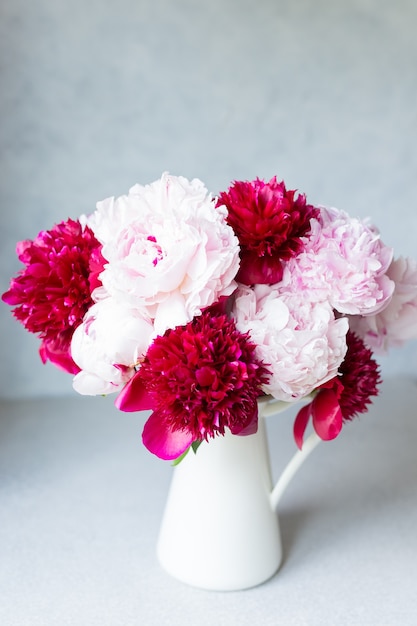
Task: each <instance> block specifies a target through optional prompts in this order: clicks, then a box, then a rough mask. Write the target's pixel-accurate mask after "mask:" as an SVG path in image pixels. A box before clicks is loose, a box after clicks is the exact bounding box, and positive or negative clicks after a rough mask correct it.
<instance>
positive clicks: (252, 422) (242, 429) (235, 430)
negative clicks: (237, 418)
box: [229, 401, 258, 437]
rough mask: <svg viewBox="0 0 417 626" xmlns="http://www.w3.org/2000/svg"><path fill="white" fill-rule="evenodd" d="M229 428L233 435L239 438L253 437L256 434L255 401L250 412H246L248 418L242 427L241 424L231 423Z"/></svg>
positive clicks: (256, 409)
mask: <svg viewBox="0 0 417 626" xmlns="http://www.w3.org/2000/svg"><path fill="white" fill-rule="evenodd" d="M229 428H230V432H231V433H232V434H233V435H239V436H241V437H243V436H245V437H246V435H254V434H255V433H256V432H258V403H257V402H256V401H255V402H254V403H253V407H252V409H251V410H250V411H248V416H247V419H246V422H245V423H244V424H243V426H242V425H241V424H239V425H236V424H235V425H234V424H233V423H231V424H230V425H229Z"/></svg>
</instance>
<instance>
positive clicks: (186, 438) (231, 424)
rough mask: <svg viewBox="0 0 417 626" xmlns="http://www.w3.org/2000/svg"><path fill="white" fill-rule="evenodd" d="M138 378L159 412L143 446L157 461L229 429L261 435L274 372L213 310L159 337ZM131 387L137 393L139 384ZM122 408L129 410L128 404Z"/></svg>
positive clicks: (148, 427)
mask: <svg viewBox="0 0 417 626" xmlns="http://www.w3.org/2000/svg"><path fill="white" fill-rule="evenodd" d="M136 377H137V378H138V379H139V382H140V384H141V385H143V386H144V388H145V389H146V393H147V395H148V396H149V398H150V401H151V402H150V404H151V405H152V406H153V409H154V412H153V413H152V415H151V416H150V418H149V419H148V421H147V422H146V424H145V428H144V431H143V442H144V444H145V446H146V447H147V448H148V449H149V450H150V451H151V452H153V453H154V454H156V455H157V456H159V457H161V458H163V459H175V458H177V457H178V456H180V455H181V454H182V453H183V452H184V451H185V450H186V449H187V448H188V447H189V446H190V445H191V444H192V443H194V442H197V441H201V440H207V439H209V438H212V437H215V436H216V435H224V433H225V430H226V429H230V431H231V432H232V433H233V434H236V435H247V434H251V433H253V432H256V430H257V414H258V413H257V410H258V409H257V397H258V396H259V395H261V393H262V392H261V386H262V385H263V384H264V383H266V381H267V378H268V370H267V368H266V367H265V366H264V365H263V364H262V362H261V361H259V360H258V359H257V358H256V355H255V346H254V344H253V343H252V342H251V341H250V339H249V337H248V335H246V334H242V333H240V332H239V331H238V330H237V329H236V326H235V323H234V321H233V320H230V319H228V318H227V317H226V316H225V315H213V314H212V312H211V311H209V310H208V311H206V312H204V313H203V314H202V315H201V316H199V317H196V318H195V319H194V320H193V321H192V322H189V323H188V324H186V325H185V326H180V327H177V328H175V329H170V330H167V331H166V332H165V334H164V335H163V336H158V337H156V338H155V340H154V342H153V343H152V344H151V346H150V347H149V349H148V352H147V355H146V357H145V359H144V361H143V363H142V364H141V366H140V368H139V371H138V372H137V374H136ZM131 387H132V392H133V393H134V388H135V382H134V379H132V385H131ZM139 389H140V385H139ZM124 400H125V401H126V403H127V404H129V405H130V406H129V408H128V410H132V408H133V409H134V406H133V407H132V404H131V403H130V401H129V399H128V398H126V396H125V398H124ZM141 403H142V398H139V404H141ZM118 406H119V408H121V409H122V410H123V408H124V406H123V403H122V404H121V405H120V404H119V405H118Z"/></svg>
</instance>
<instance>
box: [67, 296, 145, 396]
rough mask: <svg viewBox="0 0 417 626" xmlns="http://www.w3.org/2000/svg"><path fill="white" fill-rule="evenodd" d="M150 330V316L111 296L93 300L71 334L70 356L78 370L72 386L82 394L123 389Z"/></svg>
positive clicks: (138, 359) (103, 392) (141, 357)
mask: <svg viewBox="0 0 417 626" xmlns="http://www.w3.org/2000/svg"><path fill="white" fill-rule="evenodd" d="M153 332H154V329H153V325H152V324H151V322H150V321H149V320H146V319H144V318H143V317H141V316H139V315H138V314H137V313H136V311H134V310H132V309H128V308H126V307H125V306H124V305H123V304H120V303H118V302H117V300H115V299H114V298H106V299H104V300H101V301H100V302H97V303H96V304H94V305H93V306H92V307H91V308H90V309H89V310H88V312H87V314H86V315H85V317H84V320H83V322H82V324H81V325H80V326H78V328H77V329H76V331H75V332H74V335H73V337H72V343H71V352H72V356H73V359H74V361H75V362H76V364H77V366H78V367H79V369H80V370H81V371H80V372H79V373H78V374H77V375H76V376H75V377H74V380H73V386H74V389H75V390H76V391H77V392H78V393H80V394H83V395H99V394H108V393H113V392H116V391H120V390H121V389H123V387H124V385H125V384H126V383H127V382H128V381H129V380H130V378H131V377H132V376H133V375H134V374H135V371H136V370H135V367H136V365H137V364H138V363H139V361H140V360H142V359H143V356H144V355H145V353H146V351H147V349H148V346H149V344H150V342H151V338H152V335H153Z"/></svg>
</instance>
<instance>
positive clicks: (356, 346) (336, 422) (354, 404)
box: [294, 331, 381, 449]
mask: <svg viewBox="0 0 417 626" xmlns="http://www.w3.org/2000/svg"><path fill="white" fill-rule="evenodd" d="M346 341H347V352H346V356H345V358H344V360H343V362H342V364H341V365H340V368H339V374H338V376H337V377H335V378H333V379H332V380H330V381H328V382H327V383H325V384H324V385H322V386H321V388H320V389H319V390H318V392H317V394H316V395H315V397H314V399H313V400H312V402H310V403H309V404H307V405H306V406H304V407H302V409H301V410H300V411H299V412H298V414H297V416H296V418H295V422H294V438H295V441H296V443H297V445H298V447H299V448H300V449H301V448H302V445H303V438H304V432H305V430H306V427H307V424H308V422H309V420H310V418H311V419H312V423H313V428H314V430H315V431H316V433H317V434H318V435H319V437H321V439H324V440H325V441H329V440H331V439H335V438H336V437H337V435H338V434H339V433H340V431H341V429H342V425H343V422H346V421H349V420H352V419H353V418H354V417H355V416H357V415H359V414H360V413H365V412H366V411H367V410H368V405H369V404H370V403H371V402H372V400H371V398H372V397H373V396H376V395H378V385H379V384H380V382H381V378H380V373H379V368H378V364H377V363H376V361H375V360H374V359H373V357H372V352H371V350H369V349H367V348H366V347H365V344H364V342H363V341H362V339H360V338H359V337H358V336H357V335H355V334H354V333H353V332H351V331H349V332H348V333H347V336H346Z"/></svg>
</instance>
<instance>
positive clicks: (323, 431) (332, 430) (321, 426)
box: [311, 389, 343, 441]
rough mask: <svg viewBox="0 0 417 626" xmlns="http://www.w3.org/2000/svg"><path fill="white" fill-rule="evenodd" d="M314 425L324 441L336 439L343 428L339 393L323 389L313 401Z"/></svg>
mask: <svg viewBox="0 0 417 626" xmlns="http://www.w3.org/2000/svg"><path fill="white" fill-rule="evenodd" d="M311 408H312V415H313V426H314V430H315V431H316V433H317V434H318V436H319V437H320V438H321V439H323V440H324V441H330V440H331V439H335V438H336V437H337V435H338V434H339V433H340V431H341V430H342V423H343V420H342V411H341V409H340V406H339V401H338V398H337V395H336V394H335V393H334V391H332V390H331V389H321V390H320V391H319V393H318V394H317V396H316V397H315V398H314V400H313V402H312V403H311Z"/></svg>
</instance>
